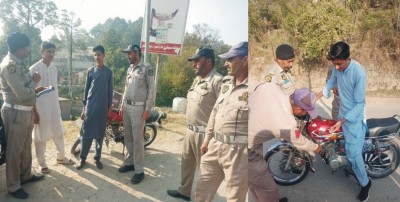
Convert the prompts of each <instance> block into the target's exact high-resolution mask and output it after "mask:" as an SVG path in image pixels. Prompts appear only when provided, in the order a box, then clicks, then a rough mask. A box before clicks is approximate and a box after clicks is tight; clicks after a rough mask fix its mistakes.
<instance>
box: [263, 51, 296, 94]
mask: <svg viewBox="0 0 400 202" xmlns="http://www.w3.org/2000/svg"><path fill="white" fill-rule="evenodd" d="M275 55H276V59H275V62H274V63H272V64H271V65H270V66H269V67H268V69H267V71H266V76H265V78H264V81H265V82H267V83H276V84H278V85H279V86H280V87H281V88H282V90H283V91H284V92H285V94H286V95H291V94H292V93H293V92H294V90H295V89H296V85H295V84H296V80H295V78H294V76H293V75H292V73H291V71H290V70H291V69H292V66H293V62H294V58H295V55H294V50H293V48H292V47H291V46H290V45H287V44H282V45H280V46H278V47H277V48H276V51H275Z"/></svg>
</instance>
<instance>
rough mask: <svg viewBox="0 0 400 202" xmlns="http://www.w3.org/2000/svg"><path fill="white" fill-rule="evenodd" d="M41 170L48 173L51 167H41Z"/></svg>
mask: <svg viewBox="0 0 400 202" xmlns="http://www.w3.org/2000/svg"><path fill="white" fill-rule="evenodd" d="M40 171H41V172H42V173H43V174H47V173H50V169H49V168H47V167H46V168H42V169H40Z"/></svg>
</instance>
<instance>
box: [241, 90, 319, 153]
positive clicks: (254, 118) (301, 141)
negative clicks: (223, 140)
mask: <svg viewBox="0 0 400 202" xmlns="http://www.w3.org/2000/svg"><path fill="white" fill-rule="evenodd" d="M271 98H273V99H271ZM249 108H250V115H249V139H248V140H249V142H248V147H249V148H250V149H252V150H254V151H256V152H257V153H259V154H262V144H263V142H266V141H268V140H271V139H273V138H275V137H278V138H280V137H282V138H284V139H286V140H288V141H291V142H292V143H293V144H294V145H295V146H296V147H297V148H298V149H302V150H309V151H313V150H315V149H317V147H318V145H317V144H315V143H313V142H312V141H311V140H308V139H307V138H305V137H304V136H302V135H300V134H299V133H298V132H297V135H296V130H297V122H296V120H295V117H294V115H293V110H292V106H291V104H290V101H289V97H288V96H287V95H285V94H284V92H283V91H282V89H281V88H280V87H279V86H278V85H276V84H273V83H264V84H260V85H259V86H257V88H256V89H255V91H254V92H252V94H251V96H250V98H249Z"/></svg>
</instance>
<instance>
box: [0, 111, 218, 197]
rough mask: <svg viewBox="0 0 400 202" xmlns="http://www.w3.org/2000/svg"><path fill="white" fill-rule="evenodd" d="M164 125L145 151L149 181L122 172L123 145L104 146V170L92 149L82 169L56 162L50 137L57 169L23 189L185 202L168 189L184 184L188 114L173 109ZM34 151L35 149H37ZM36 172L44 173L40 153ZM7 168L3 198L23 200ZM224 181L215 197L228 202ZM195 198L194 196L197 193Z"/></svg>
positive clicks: (69, 133) (70, 137) (68, 140)
mask: <svg viewBox="0 0 400 202" xmlns="http://www.w3.org/2000/svg"><path fill="white" fill-rule="evenodd" d="M167 116H168V117H167V119H166V120H165V121H164V122H163V124H162V125H163V128H157V129H158V134H157V137H156V139H155V141H154V142H153V143H152V144H151V145H150V146H149V147H147V149H146V150H145V152H146V153H145V175H146V176H145V179H144V181H143V182H141V183H140V184H138V185H133V184H131V181H130V179H131V177H132V175H133V172H128V173H123V174H121V173H118V168H119V167H120V166H121V165H122V162H123V158H124V157H123V155H122V144H120V143H118V144H115V143H114V142H113V144H111V145H110V147H109V148H108V149H107V147H105V146H104V147H103V153H102V159H101V161H102V162H103V164H104V168H103V169H102V170H99V169H97V168H96V166H95V164H94V159H93V156H94V150H93V146H92V150H91V151H90V153H89V155H88V159H87V163H86V165H85V167H84V168H83V169H82V170H79V171H78V170H77V169H76V168H75V166H71V165H67V166H64V165H57V164H56V150H55V146H54V144H53V143H52V142H51V141H50V142H49V143H48V146H47V147H48V148H47V152H46V159H47V163H48V165H49V168H50V170H51V172H50V173H49V174H46V177H45V179H44V180H43V181H41V182H36V183H29V184H26V185H24V186H23V188H24V189H25V190H26V191H27V192H28V193H29V194H30V195H29V198H28V200H26V201H32V202H33V201H37V202H39V201H40V202H50V201H85V202H90V201H96V202H98V201H105V202H109V201H113V202H117V201H183V200H178V199H174V198H171V197H169V196H168V195H167V193H166V190H167V189H176V188H177V187H178V185H179V182H180V170H181V169H180V155H181V149H182V141H183V136H184V133H185V128H186V127H185V116H184V115H183V114H175V113H173V112H170V111H167ZM64 125H65V128H66V134H65V152H66V155H67V157H72V159H73V160H75V161H77V160H78V159H77V158H76V157H74V156H72V155H71V154H70V149H71V146H72V144H73V143H74V142H75V140H76V138H77V136H78V131H79V130H78V128H77V127H76V126H75V125H79V124H76V123H74V122H72V121H66V122H64ZM32 151H34V148H32ZM32 155H33V170H34V172H35V173H38V172H39V166H38V165H37V162H36V158H35V154H34V152H32ZM5 181H6V177H5V166H0V182H1V183H0V201H21V200H19V199H15V198H13V197H12V196H11V195H9V194H8V193H7V189H6V183H5ZM224 191H225V189H224V183H223V184H222V185H221V186H220V189H219V190H218V193H217V195H216V197H215V201H225V198H224V197H222V196H225V192H224ZM192 199H194V197H193V194H192Z"/></svg>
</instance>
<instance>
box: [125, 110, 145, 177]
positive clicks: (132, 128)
mask: <svg viewBox="0 0 400 202" xmlns="http://www.w3.org/2000/svg"><path fill="white" fill-rule="evenodd" d="M143 112H144V106H131V105H128V104H125V105H124V132H125V137H124V141H125V146H126V151H127V152H126V156H125V161H124V165H135V173H136V174H140V173H143V172H144V169H143V167H144V137H143V132H144V124H145V121H144V120H143V119H142V117H143Z"/></svg>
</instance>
